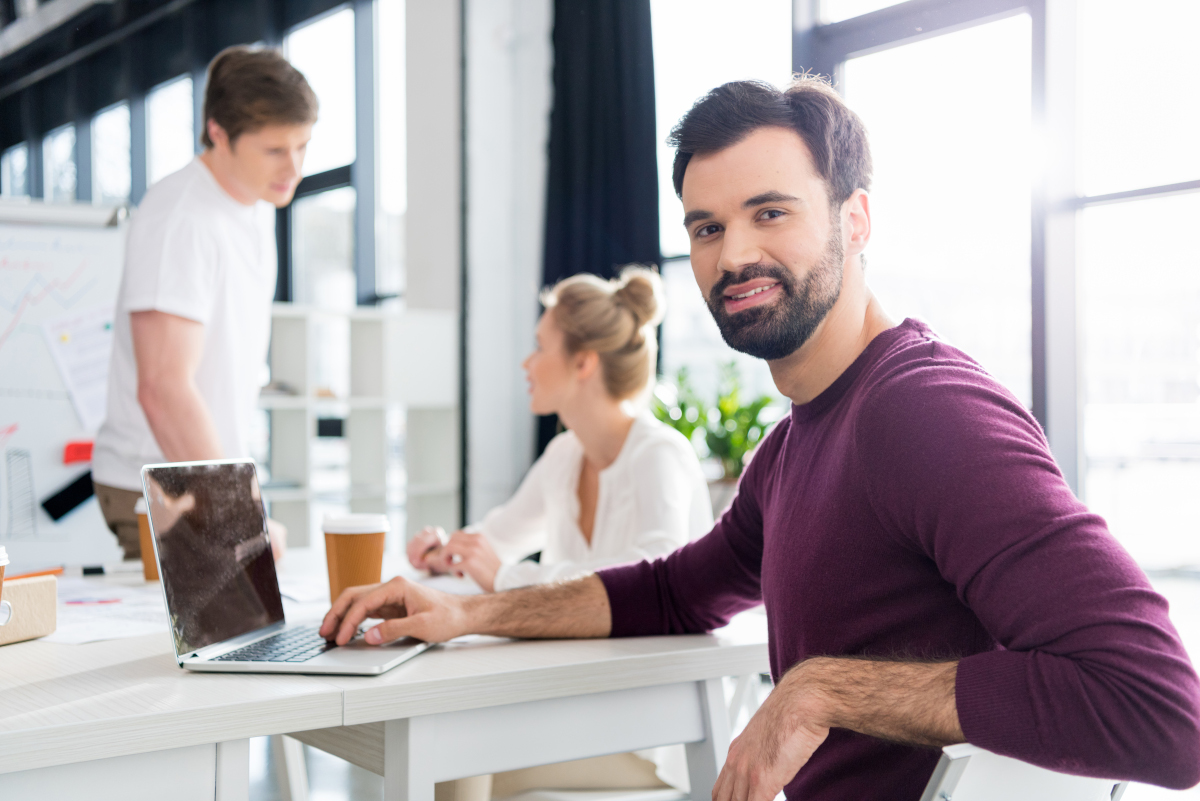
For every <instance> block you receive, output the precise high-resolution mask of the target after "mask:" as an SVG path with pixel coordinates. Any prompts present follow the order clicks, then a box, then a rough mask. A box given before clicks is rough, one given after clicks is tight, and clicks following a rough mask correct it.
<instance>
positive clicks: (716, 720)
mask: <svg viewBox="0 0 1200 801" xmlns="http://www.w3.org/2000/svg"><path fill="white" fill-rule="evenodd" d="M766 670H767V648H766V626H765V618H762V617H761V616H757V615H750V616H744V617H743V618H742V619H740V620H739V621H737V623H736V624H735V625H734V626H731V627H729V628H728V629H725V630H723V631H722V632H719V633H717V634H715V635H697V636H686V637H639V638H629V639H618V640H557V641H541V642H537V641H533V642H513V641H508V640H499V639H493V638H476V639H473V640H472V641H469V642H463V643H452V644H449V645H446V646H443V647H441V648H439V649H436V650H433V651H430V652H427V653H425V654H423V655H421V656H420V657H418V658H417V659H414V660H412V661H411V662H408V663H405V664H404V665H401V666H400V667H398V668H396V669H395V670H393V671H390V672H389V673H387V674H385V675H383V676H380V677H378V678H357V677H330V678H328V679H327V680H328V681H329V682H330V683H331V684H334V685H336V686H338V687H340V688H341V689H342V690H343V692H344V707H345V713H344V717H345V726H344V727H341V728H338V729H333V730H326V731H309V732H301V733H297V734H293V736H294V737H296V738H297V739H299V740H301V741H303V742H306V743H308V744H310V745H313V746H315V747H318V748H321V749H323V750H326V751H329V752H330V753H333V754H336V755H338V756H341V757H342V758H344V759H347V760H348V761H350V762H353V763H355V764H357V765H359V766H360V767H363V768H366V769H367V770H371V771H373V772H375V773H378V774H381V775H382V776H383V777H384V787H385V792H384V797H385V799H387V801H432V799H433V785H434V783H435V782H439V781H446V780H448V779H456V778H462V777H466V776H474V775H478V774H482V773H495V772H497V771H502V770H512V769H516V768H523V767H530V766H533V765H540V764H547V763H552V762H562V761H566V760H571V759H580V758H584V757H591V756H599V755H602V754H611V753H621V752H625V751H632V750H635V749H640V748H650V747H653V746H658V745H669V744H674V743H687V755H688V771H689V774H690V778H691V787H692V797H693V798H694V799H700V800H701V801H707V799H708V798H709V797H710V795H711V791H712V784H713V782H714V781H715V780H716V776H717V773H718V771H719V770H720V767H721V765H722V764H723V763H724V759H725V753H726V751H727V750H728V747H729V719H728V712H727V708H726V704H725V699H724V692H723V689H722V686H721V678H722V677H724V676H742V675H747V674H758V673H760V672H764V671H766Z"/></svg>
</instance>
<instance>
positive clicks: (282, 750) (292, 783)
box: [270, 734, 308, 801]
mask: <svg viewBox="0 0 1200 801" xmlns="http://www.w3.org/2000/svg"><path fill="white" fill-rule="evenodd" d="M270 740H271V759H272V760H273V761H274V762H275V778H276V780H277V781H278V782H279V796H280V798H281V800H282V801H308V770H307V767H306V765H305V760H304V744H303V743H301V742H300V741H299V740H294V739H292V738H291V737H288V736H287V735H286V734H272V735H271V737H270Z"/></svg>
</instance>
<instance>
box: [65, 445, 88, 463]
mask: <svg viewBox="0 0 1200 801" xmlns="http://www.w3.org/2000/svg"><path fill="white" fill-rule="evenodd" d="M90 461H92V441H91V440H90V439H81V440H76V441H74V442H68V443H67V447H65V448H63V464H75V463H76V462H90Z"/></svg>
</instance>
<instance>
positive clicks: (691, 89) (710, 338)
mask: <svg viewBox="0 0 1200 801" xmlns="http://www.w3.org/2000/svg"><path fill="white" fill-rule="evenodd" d="M650 10H651V15H652V18H651V19H652V24H653V35H654V92H655V102H656V104H657V116H658V125H657V128H658V140H659V147H658V194H659V221H660V225H661V231H660V234H659V238H660V243H661V248H662V252H663V256H664V257H665V258H666V259H667V262H666V263H665V264H664V265H663V270H662V274H663V283H664V285H665V290H666V295H667V308H668V314H667V317H666V319H665V321H664V322H663V334H662V365H661V367H662V371H663V373H664V374H665V375H667V376H669V377H674V376H675V375H676V373H677V372H678V370H679V368H681V367H686V368H687V369H688V372H689V374H690V379H691V381H692V384H693V386H694V388H695V389H696V390H697V391H698V392H699V393H700V394H701V396H702V397H704V398H705V399H706V400H709V401H711V400H713V399H715V397H716V392H717V386H718V380H719V376H720V368H721V365H723V364H726V363H728V362H730V361H733V362H736V363H737V364H738V368H739V371H740V373H741V378H742V381H743V383H744V385H745V386H746V389H747V390H749V391H750V392H751V393H752V394H760V393H766V394H771V395H778V392H777V391H776V389H775V385H774V383H773V382H772V381H771V374H770V371H769V370H768V369H767V366H766V363H765V362H763V361H761V360H759V359H753V358H750V357H749V356H745V355H743V354H740V353H737V352H736V351H734V350H733V349H732V348H730V347H729V346H727V345H726V344H725V343H724V342H723V341H722V340H721V335H720V333H719V332H718V331H717V326H716V323H714V322H713V320H712V317H711V316H710V315H709V312H708V307H707V306H706V305H705V303H704V299H703V298H702V297H701V295H700V290H699V288H698V287H697V286H696V281H695V279H694V278H693V277H692V269H691V265H690V263H689V262H688V259H687V255H688V250H689V243H688V237H687V234H686V232H685V231H684V228H683V207H682V206H681V204H680V202H679V199H678V198H677V197H676V196H675V190H674V188H673V186H672V184H671V164H672V160H673V158H674V156H675V152H674V150H672V149H671V148H670V147H669V146H668V145H667V143H666V140H667V136H668V135H669V134H670V132H671V128H673V127H674V126H675V123H676V122H678V121H679V118H680V117H682V116H683V115H684V114H685V113H686V112H687V110H688V109H689V108H691V107H692V104H693V103H695V102H696V101H697V100H699V99H700V98H701V97H703V96H704V94H705V93H706V92H708V91H709V90H710V89H713V88H714V87H716V86H720V85H721V84H723V83H726V82H728V81H736V80H744V79H757V80H763V81H768V82H770V83H773V84H775V85H777V86H784V85H786V84H787V82H788V81H789V80H790V78H791V68H792V65H791V60H792V34H791V31H792V4H791V2H790V1H789V0H758V2H754V3H746V4H743V3H729V2H726V1H725V0H651V4H650Z"/></svg>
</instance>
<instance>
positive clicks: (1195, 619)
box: [250, 578, 1200, 801]
mask: <svg viewBox="0 0 1200 801" xmlns="http://www.w3.org/2000/svg"><path fill="white" fill-rule="evenodd" d="M1154 586H1155V587H1156V588H1157V589H1158V591H1159V592H1161V593H1162V594H1163V595H1165V596H1166V597H1167V600H1168V601H1169V602H1170V604H1171V619H1172V620H1173V621H1174V623H1175V627H1176V628H1177V629H1179V634H1180V636H1181V637H1183V641H1184V644H1185V645H1186V646H1187V649H1188V652H1189V653H1191V654H1192V655H1193V656H1192V660H1193V662H1197V661H1198V660H1200V579H1196V578H1156V579H1154ZM738 722H739V724H740V725H744V724H745V719H744V718H743V719H742V720H740V721H738ZM304 751H305V755H306V758H307V761H308V781H309V798H310V799H311V801H366V800H368V799H378V798H382V797H383V778H382V777H380V776H376V775H375V774H373V773H371V772H369V771H366V770H363V769H362V768H359V767H356V766H354V765H351V764H350V763H349V762H346V761H344V760H341V759H338V758H337V757H335V756H330V755H329V754H326V753H325V752H323V751H318V750H316V749H313V748H309V747H308V746H305V747H304ZM250 798H251V799H252V801H279V785H278V783H277V782H276V780H275V765H274V763H273V761H272V759H271V754H270V748H269V747H268V741H267V738H266V737H256V738H254V739H253V740H251V741H250ZM1122 801H1200V787H1195V788H1192V789H1191V790H1184V791H1182V792H1176V791H1171V790H1164V789H1162V788H1160V787H1150V786H1147V785H1134V786H1132V787H1130V788H1129V790H1128V791H1127V792H1126V793H1125V796H1124V798H1123V799H1122Z"/></svg>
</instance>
